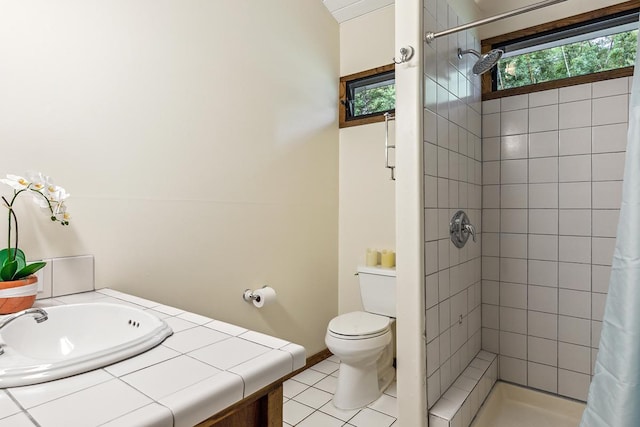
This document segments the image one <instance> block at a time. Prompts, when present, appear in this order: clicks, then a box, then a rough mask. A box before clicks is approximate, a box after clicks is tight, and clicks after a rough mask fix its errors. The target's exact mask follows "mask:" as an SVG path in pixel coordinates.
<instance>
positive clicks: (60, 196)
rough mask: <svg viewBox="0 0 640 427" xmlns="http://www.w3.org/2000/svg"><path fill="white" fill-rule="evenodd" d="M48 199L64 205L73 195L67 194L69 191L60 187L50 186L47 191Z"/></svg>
mask: <svg viewBox="0 0 640 427" xmlns="http://www.w3.org/2000/svg"><path fill="white" fill-rule="evenodd" d="M46 191H47V198H48V199H49V200H51V201H52V202H59V203H62V202H64V201H65V200H67V199H68V198H69V196H71V194H69V193H67V190H65V189H64V188H62V187H60V186H58V185H50V186H48V187H47V189H46Z"/></svg>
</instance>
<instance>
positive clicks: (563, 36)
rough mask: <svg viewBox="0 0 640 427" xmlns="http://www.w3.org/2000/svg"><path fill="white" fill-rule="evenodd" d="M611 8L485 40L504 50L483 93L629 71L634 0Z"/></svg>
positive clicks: (633, 56) (634, 41)
mask: <svg viewBox="0 0 640 427" xmlns="http://www.w3.org/2000/svg"><path fill="white" fill-rule="evenodd" d="M633 3H634V2H627V3H623V4H620V5H616V6H611V7H609V8H604V9H598V10H596V11H593V12H589V13H586V14H582V15H578V16H575V17H570V18H566V19H564V20H561V21H555V22H552V23H548V24H544V25H542V26H538V27H532V28H529V29H526V30H522V31H519V32H516V33H512V34H511V35H505V36H500V37H496V38H494V39H491V40H485V41H483V47H484V48H485V49H487V48H489V47H490V48H492V49H501V50H503V51H504V52H505V53H504V55H503V56H502V59H501V60H500V61H499V62H498V65H497V67H495V68H494V70H493V71H492V75H491V76H490V77H489V78H488V79H487V80H489V79H490V81H487V80H485V82H483V83H484V85H483V86H484V87H483V92H484V95H483V98H484V99H491V98H497V97H500V96H509V95H516V94H518V93H527V92H533V91H538V90H546V89H552V88H557V87H562V86H569V85H573V84H580V83H587V82H589V81H597V80H603V79H607V78H615V77H623V76H626V75H632V74H633V66H634V64H635V60H636V49H637V43H638V3H637V2H635V4H633Z"/></svg>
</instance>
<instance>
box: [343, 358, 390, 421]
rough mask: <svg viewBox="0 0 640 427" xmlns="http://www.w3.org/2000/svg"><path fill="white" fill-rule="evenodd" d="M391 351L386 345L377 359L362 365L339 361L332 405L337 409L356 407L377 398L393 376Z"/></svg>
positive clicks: (363, 405)
mask: <svg viewBox="0 0 640 427" xmlns="http://www.w3.org/2000/svg"><path fill="white" fill-rule="evenodd" d="M391 351H392V348H391V346H387V347H386V348H385V350H384V351H383V354H382V355H381V357H380V358H379V359H378V360H374V361H372V362H371V363H367V364H364V365H358V366H353V365H350V364H348V363H345V362H341V363H340V370H339V371H338V385H337V387H336V392H335V394H334V395H333V405H334V406H335V407H336V408H338V409H358V408H362V407H365V406H367V405H368V404H369V403H371V402H373V401H375V400H376V399H378V398H379V397H380V396H381V395H382V392H383V391H384V390H385V389H386V388H387V387H388V386H389V384H391V382H392V381H393V378H394V377H395V373H396V370H395V369H394V368H393V366H392V365H391V360H390V359H392V355H391V354H390V352H391Z"/></svg>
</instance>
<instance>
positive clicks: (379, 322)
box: [329, 311, 389, 336]
mask: <svg viewBox="0 0 640 427" xmlns="http://www.w3.org/2000/svg"><path fill="white" fill-rule="evenodd" d="M388 327H389V318H388V317H386V316H380V315H377V314H371V313H366V312H364V311H354V312H351V313H346V314H341V315H340V316H338V317H336V318H334V319H332V320H331V321H330V322H329V330H330V331H331V332H333V333H336V334H340V335H347V336H362V335H372V334H376V333H378V332H382V331H384V330H386V329H387V328H388Z"/></svg>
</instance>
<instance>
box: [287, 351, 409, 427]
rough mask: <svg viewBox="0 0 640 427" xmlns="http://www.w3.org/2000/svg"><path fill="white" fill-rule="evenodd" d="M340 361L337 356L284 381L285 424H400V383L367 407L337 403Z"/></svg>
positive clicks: (302, 426)
mask: <svg viewBox="0 0 640 427" xmlns="http://www.w3.org/2000/svg"><path fill="white" fill-rule="evenodd" d="M338 367H339V360H338V358H337V357H336V356H331V357H330V358H328V359H326V360H324V361H322V362H320V363H318V364H316V365H314V366H312V367H310V368H309V369H306V370H305V371H303V372H301V373H299V374H298V375H296V376H295V377H293V378H291V379H289V380H287V381H285V383H284V422H283V424H282V425H283V426H284V427H289V426H299V427H334V426H335V427H342V426H348V427H390V426H394V427H397V426H398V424H397V422H396V418H397V405H396V397H397V396H396V382H395V381H394V382H393V383H391V385H390V386H389V387H388V388H387V390H385V392H384V394H383V395H382V396H380V398H379V399H378V400H376V401H375V402H373V403H371V404H370V405H368V406H367V407H366V408H362V409H355V410H351V411H344V410H341V409H337V408H336V407H335V406H333V403H332V402H331V399H332V398H333V393H334V392H335V389H336V381H337V377H338Z"/></svg>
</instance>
